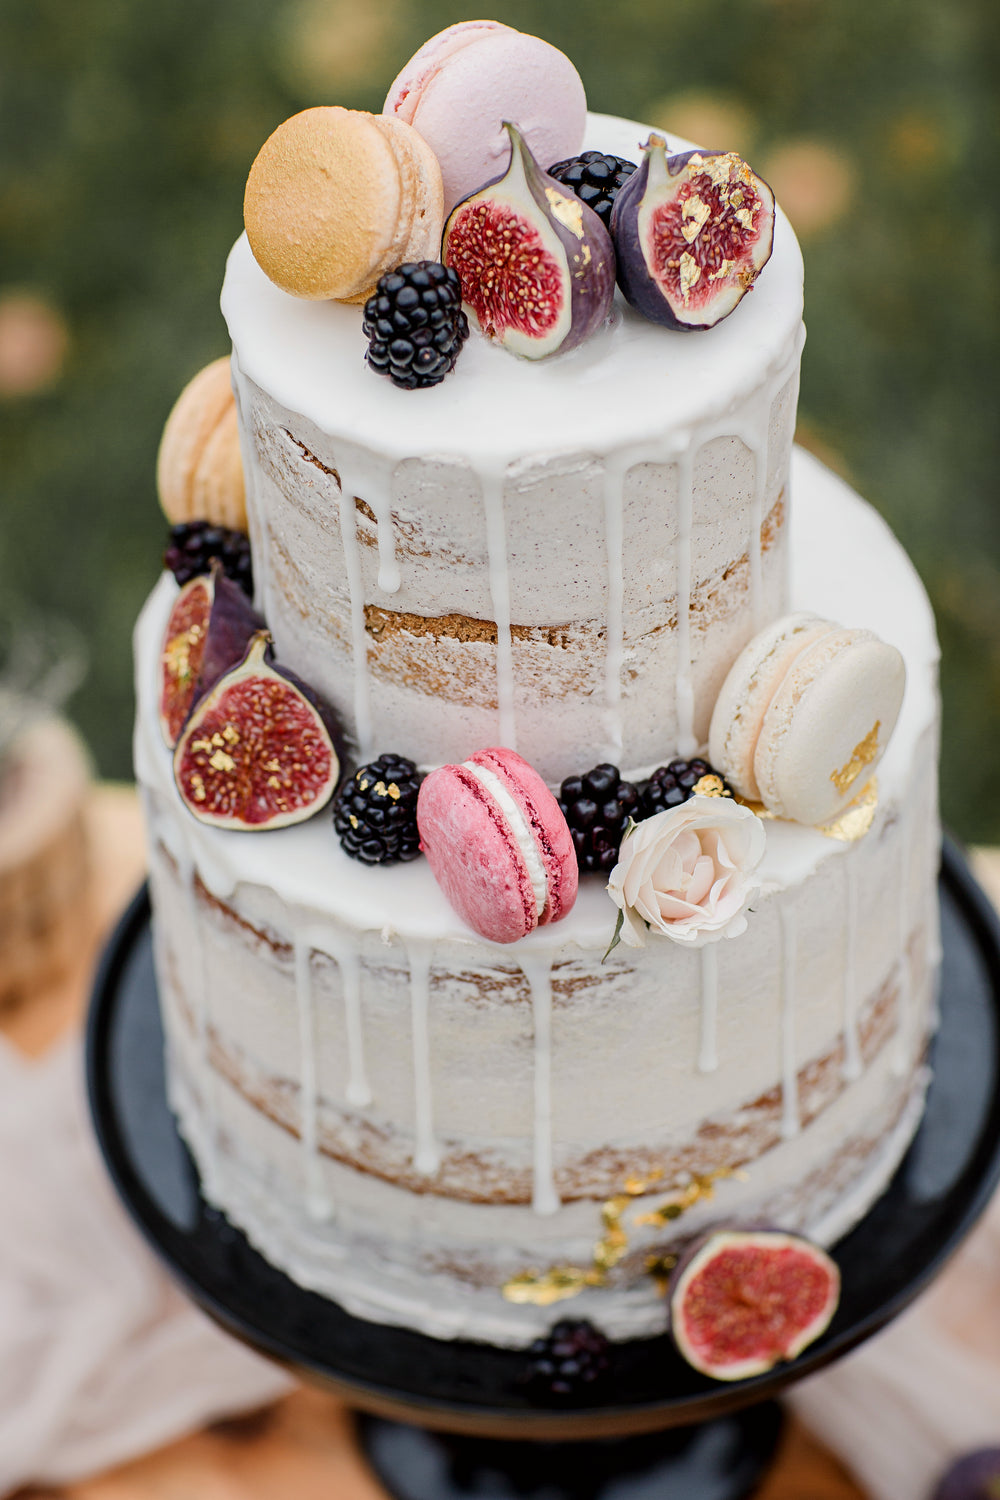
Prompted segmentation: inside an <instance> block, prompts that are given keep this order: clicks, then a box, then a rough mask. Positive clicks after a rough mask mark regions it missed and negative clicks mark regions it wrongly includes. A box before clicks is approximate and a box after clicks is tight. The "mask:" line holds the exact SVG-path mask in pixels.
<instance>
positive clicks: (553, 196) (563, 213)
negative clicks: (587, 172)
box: [545, 187, 583, 240]
mask: <svg viewBox="0 0 1000 1500" xmlns="http://www.w3.org/2000/svg"><path fill="white" fill-rule="evenodd" d="M545 196H546V198H547V199H548V200H549V208H550V209H551V210H552V217H553V218H554V219H558V220H559V223H560V224H562V225H563V226H564V228H566V229H568V230H569V232H570V234H573V235H575V236H576V238H577V239H578V240H582V239H583V204H582V203H581V202H580V199H579V198H578V197H577V196H576V194H575V193H574V195H573V197H572V198H568V197H567V196H566V194H565V193H560V192H559V191H558V189H557V188H549V187H547V188H546V189H545Z"/></svg>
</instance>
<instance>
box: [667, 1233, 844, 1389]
mask: <svg viewBox="0 0 1000 1500" xmlns="http://www.w3.org/2000/svg"><path fill="white" fill-rule="evenodd" d="M732 1250H736V1251H744V1252H750V1251H754V1250H756V1251H758V1252H762V1253H764V1254H775V1255H783V1254H785V1253H787V1252H788V1251H789V1250H791V1251H793V1252H795V1253H796V1254H798V1255H801V1256H802V1257H803V1258H805V1259H807V1260H808V1261H810V1262H811V1263H812V1265H813V1267H814V1268H818V1270H819V1271H820V1272H821V1273H822V1277H823V1278H824V1279H825V1281H826V1294H825V1297H824V1298H823V1299H822V1301H821V1302H820V1303H819V1304H815V1298H813V1303H814V1304H815V1305H813V1306H812V1307H811V1309H810V1311H809V1316H808V1317H806V1318H805V1319H804V1320H803V1312H804V1310H803V1309H801V1308H800V1309H798V1313H799V1316H798V1318H796V1319H792V1318H791V1311H792V1310H791V1309H789V1310H788V1311H789V1324H788V1326H787V1328H784V1329H782V1331H781V1332H782V1336H781V1338H780V1339H778V1338H777V1337H776V1335H775V1333H774V1316H775V1312H776V1310H777V1309H776V1308H775V1307H774V1305H773V1304H772V1305H771V1306H770V1307H768V1306H767V1305H766V1304H765V1305H764V1306H763V1307H762V1311H761V1316H760V1317H759V1319H758V1322H759V1324H760V1327H759V1330H758V1333H757V1337H758V1346H757V1348H756V1349H753V1348H752V1347H750V1348H747V1347H743V1348H741V1349H740V1350H739V1351H738V1353H736V1354H734V1353H730V1355H729V1356H728V1358H726V1357H725V1356H724V1354H723V1347H722V1346H723V1344H724V1341H725V1339H726V1337H727V1336H728V1337H729V1338H730V1339H731V1338H732V1333H733V1329H732V1325H731V1324H730V1326H729V1327H727V1328H723V1329H719V1328H717V1329H716V1331H715V1337H716V1339H717V1341H718V1347H717V1351H716V1357H714V1358H713V1357H712V1355H711V1353H710V1352H708V1351H706V1350H703V1349H702V1348H700V1347H697V1346H696V1345H695V1342H694V1339H693V1336H692V1332H691V1329H690V1326H689V1325H690V1314H691V1309H690V1307H689V1299H690V1297H691V1295H692V1286H693V1284H694V1282H695V1281H696V1280H698V1279H700V1278H702V1277H703V1276H704V1274H705V1272H706V1271H709V1272H710V1271H711V1269H712V1267H713V1264H716V1263H718V1262H719V1261H720V1260H721V1257H722V1256H723V1255H724V1254H725V1253H726V1252H727V1251H732ZM720 1274H721V1273H720ZM723 1291H724V1289H723ZM772 1295H773V1294H772ZM667 1301H668V1307H669V1311H670V1333H671V1336H672V1338H673V1340H674V1343H675V1345H676V1347H677V1351H678V1353H679V1354H680V1355H681V1357H682V1359H684V1360H685V1361H686V1362H687V1363H688V1364H689V1365H691V1366H692V1367H693V1368H694V1369H696V1370H699V1371H700V1372H701V1373H702V1374H703V1375H708V1376H710V1377H711V1379H713V1380H726V1381H730V1380H747V1379H750V1378H751V1377H752V1376H755V1375H764V1374H766V1373H767V1372H768V1371H769V1370H772V1369H773V1368H774V1367H775V1365H778V1364H781V1363H783V1362H785V1361H789V1360H793V1359H796V1358H797V1357H798V1355H799V1354H801V1353H802V1351H803V1350H804V1349H805V1348H807V1347H808V1346H809V1344H811V1343H813V1342H814V1340H816V1339H817V1338H819V1336H820V1334H821V1333H823V1332H824V1331H825V1330H826V1328H827V1327H828V1326H829V1324H830V1321H831V1319H832V1317H833V1315H834V1313H835V1312H836V1310H837V1306H838V1304H839V1301H840V1271H839V1268H838V1266H837V1264H836V1262H835V1261H833V1260H831V1258H830V1256H829V1255H827V1253H826V1251H825V1250H822V1249H820V1247H819V1246H818V1245H814V1244H813V1243H812V1242H811V1241H810V1240H807V1239H805V1238H803V1237H802V1236H801V1235H797V1234H793V1233H792V1232H791V1231H788V1230H784V1229H776V1228H774V1227H771V1226H767V1225H758V1226H754V1227H752V1228H748V1227H747V1226H745V1225H744V1226H740V1227H735V1226H734V1227H730V1228H725V1227H722V1228H717V1229H715V1230H713V1231H711V1232H710V1233H709V1234H706V1235H703V1236H701V1237H700V1238H699V1239H697V1240H695V1241H694V1242H693V1243H692V1244H691V1245H689V1246H688V1248H687V1250H686V1251H685V1252H684V1254H683V1255H682V1257H681V1259H680V1260H679V1261H678V1263H677V1265H676V1266H675V1268H674V1270H673V1272H672V1273H671V1277H670V1285H669V1288H668V1292H667ZM732 1305H733V1306H735V1307H737V1308H738V1307H741V1306H745V1307H747V1308H748V1309H749V1313H748V1316H750V1315H751V1314H752V1312H753V1307H754V1304H753V1302H752V1300H750V1299H748V1298H747V1297H745V1296H744V1295H743V1294H741V1295H740V1296H739V1297H738V1298H737V1299H735V1300H734V1302H733V1304H732ZM758 1305H760V1304H758ZM697 1311H698V1309H697V1308H695V1313H697ZM710 1311H711V1309H708V1310H707V1311H706V1312H705V1314H704V1315H705V1316H708V1315H709V1314H710ZM711 1337H712V1334H711V1332H709V1333H708V1334H707V1341H710V1339H711Z"/></svg>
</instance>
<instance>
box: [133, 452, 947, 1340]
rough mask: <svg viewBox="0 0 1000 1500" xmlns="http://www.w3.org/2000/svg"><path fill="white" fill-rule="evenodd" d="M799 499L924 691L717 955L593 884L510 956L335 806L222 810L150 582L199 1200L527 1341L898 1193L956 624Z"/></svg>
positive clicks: (155, 871)
mask: <svg viewBox="0 0 1000 1500" xmlns="http://www.w3.org/2000/svg"><path fill="white" fill-rule="evenodd" d="M793 496H794V506H793V512H792V515H793V520H792V542H791V545H792V558H793V562H792V567H793V574H792V600H793V607H795V608H800V609H809V610H811V611H814V612H816V613H819V614H822V615H824V616H827V617H829V618H831V619H835V620H839V621H842V622H843V623H846V624H850V625H863V626H868V627H870V628H872V629H874V630H876V631H877V632H878V633H879V634H880V635H881V636H882V637H883V638H884V639H886V640H888V641H891V642H892V643H893V644H895V645H897V646H898V647H899V648H900V649H901V650H902V652H903V654H904V656H905V658H906V665H907V674H908V676H907V690H906V698H905V701H904V705H903V711H902V714H901V717H900V721H899V724H898V726H897V729H896V733H895V735H894V737H893V740H892V742H891V744H890V747H889V750H888V752H887V754H886V757H885V759H884V761H883V762H882V765H881V766H880V768H879V774H878V785H877V789H876V787H875V786H874V785H870V786H869V788H868V789H867V796H865V797H862V798H861V799H860V802H861V805H860V806H859V807H858V809H857V810H856V811H855V812H854V814H853V818H852V819H849V820H848V821H847V824H846V825H845V826H844V827H842V828H841V829H840V830H839V832H840V834H841V837H839V838H837V837H831V836H828V835H825V834H821V833H819V832H816V831H814V830H811V829H805V828H800V827H797V826H794V825H791V824H785V823H779V822H777V821H770V822H768V823H767V825H766V827H767V852H766V855H765V859H764V865H763V877H764V886H763V890H762V892H761V895H760V897H759V898H758V899H756V900H755V901H754V903H753V909H752V911H751V914H750V918H749V925H748V928H747V931H746V932H745V933H744V934H743V935H742V936H740V937H738V938H735V939H733V940H726V941H723V942H720V943H716V944H711V945H708V946H706V947H705V948H702V949H700V950H695V951H689V950H687V949H684V948H682V947H680V946H679V945H676V944H673V943H671V942H670V941H669V940H668V939H664V938H655V937H651V938H650V941H649V942H648V944H647V946H646V947H645V948H643V949H639V950H633V949H626V948H624V947H621V946H620V947H618V948H617V949H615V951H614V952H613V953H612V954H611V956H610V957H609V958H608V959H607V960H606V961H604V962H602V958H603V955H604V953H605V950H606V948H607V946H608V943H609V940H610V937H611V934H612V931H613V928H614V917H615V910H614V907H613V906H612V904H611V902H610V900H609V898H608V896H607V894H606V892H605V890H604V888H603V883H602V881H601V880H600V879H599V878H597V877H588V878H587V879H585V880H584V881H583V883H582V889H581V894H580V898H579V900H578V902H577V905H576V907H575V908H574V910H573V911H572V912H571V913H570V915H569V916H568V917H567V918H566V919H565V920H564V921H562V922H560V923H558V924H556V925H554V926H552V927H550V928H542V929H539V930H538V931H536V932H535V933H534V934H532V936H531V937H530V938H529V939H527V940H525V941H523V942H521V943H518V944H515V945H510V946H506V947H499V946H496V945H493V944H490V943H487V942H485V941H483V940H481V939H479V938H477V937H476V936H475V934H473V933H472V932H470V931H469V929H467V928H466V927H465V926H464V925H463V924H462V923H461V921H460V920H459V919H458V918H457V917H456V916H455V915H454V913H453V912H452V911H451V910H450V908H449V907H448V906H447V904H446V902H445V901H444V898H443V897H442V895H441V893H440V891H439V890H438V888H437V886H436V885H435V883H434V881H433V878H432V877H431V874H430V871H429V870H428V869H427V867H426V865H425V864H424V862H423V861H418V862H416V863H415V864H412V865H406V866H400V867H396V868H391V869H389V868H383V869H374V870H371V869H367V868H365V867H362V866H359V865H357V864H356V863H354V862H352V861H351V860H349V859H348V858H347V857H346V856H345V855H344V854H343V853H342V851H341V850H340V848H339V846H338V844H337V841H336V838H335V836H334V834H333V830H332V828H331V826H330V822H329V819H328V818H327V817H326V816H321V817H320V818H318V819H315V820H314V821H313V822H311V823H309V824H306V825H302V826H300V827H298V828H293V829H288V830H284V831H282V832H278V833H270V834H256V835H254V834H240V833H224V832H220V831H218V830H212V829H208V828H205V827H204V826H202V825H201V824H199V823H197V822H196V821H195V820H194V819H193V818H191V816H190V815H189V814H188V812H187V811H186V810H185V808H184V806H183V805H182V803H181V802H180V799H179V798H178V796H177V794H176V792H175V790H174V786H173V781H172V776H171V768H170V755H169V752H168V751H167V750H166V748H165V747H164V746H163V744H162V742H161V741H160V737H159V729H158V724H157V715H156V701H155V679H156V660H157V653H158V650H159V644H160V639H161V636H162V632H163V629H164V625H165V621H166V617H167V613H168V611H169V608H170V603H171V600H172V598H173V597H174V591H175V586H174V584H173V581H172V580H171V579H169V578H166V579H164V580H163V581H162V582H161V583H160V585H159V586H158V587H157V590H156V591H155V593H154V595H153V597H152V599H151V600H150V602H149V604H148V606H147V608H146V610H145V611H144V614H143V617H142V619H141V621H140V625H139V628H138V633H137V670H138V698H139V717H138V728H137V737H136V739H137V744H136V751H137V754H136V764H137V771H138V776H139V780H140V784H141V787H142V791H143V794H144V798H145V801H146V806H147V812H148V818H149V827H150V847H151V876H152V887H153V898H154V905H155V912H156V920H155V941H156V961H157V973H158V980H159V988H160V996H161V1003H162V1007H163V1014H164V1022H165V1028H166V1033H167V1037H168V1048H169V1058H168V1063H169V1077H170V1086H171V1096H172V1102H173V1106H174V1108H175V1110H176V1112H177V1114H178V1117H179V1119H180V1122H181V1127H182V1130H183V1132H184V1134H185V1137H186V1138H187V1140H188V1142H189V1144H190V1146H191V1149H192V1151H193V1153H194V1156H195V1159H196V1161H197V1164H198V1168H199V1171H200V1173H201V1176H202V1182H203V1188H204V1192H205V1195H206V1197H207V1198H208V1199H209V1200H210V1201H212V1202H214V1203H216V1204H218V1205H219V1206H220V1207H221V1208H223V1209H224V1210H225V1212H226V1213H227V1214H228V1215H229V1216H230V1217H231V1218H232V1220H233V1221H234V1222H235V1223H237V1224H239V1225H240V1226H241V1227H242V1228H243V1229H244V1230H245V1231H246V1232H247V1234H248V1235H249V1236H250V1238H251V1239H252V1240H253V1242H254V1243H255V1244H256V1245H257V1246H258V1247H259V1248H260V1249H261V1251H262V1252H263V1253H264V1254H265V1255H266V1256H267V1257H268V1258H269V1259H270V1260H271V1261H273V1262H274V1263H275V1264H276V1265H278V1266H280V1267H282V1268H283V1269H284V1270H286V1271H287V1272H288V1273H289V1274H290V1275H291V1276H293V1277H294V1278H295V1279H296V1280H297V1281H299V1282H300V1283H301V1284H303V1285H305V1286H308V1287H311V1288H314V1289H315V1290H317V1291H319V1292H321V1293H323V1294H325V1295H328V1296H330V1297H332V1298H334V1299H336V1300H337V1301H338V1302H340V1303H342V1304H343V1305H344V1306H345V1307H346V1308H347V1309H348V1310H349V1311H351V1312H353V1313H355V1314H357V1315H359V1316H361V1317H365V1318H370V1319H373V1320H375V1321H380V1322H389V1323H398V1324H402V1325H405V1326H407V1327H412V1328H416V1329H419V1330H421V1331H423V1332H426V1333H429V1334H432V1335H434V1336H436V1337H442V1338H448V1337H468V1338H475V1339H483V1340H487V1341H491V1342H495V1343H500V1344H511V1345H517V1344H523V1343H526V1342H528V1341H529V1340H531V1339H532V1338H534V1337H535V1336H536V1335H537V1334H538V1333H539V1331H541V1330H542V1329H544V1328H545V1327H546V1326H547V1325H548V1324H549V1323H550V1322H551V1321H552V1319H553V1316H554V1314H553V1312H552V1310H551V1306H552V1304H553V1303H554V1302H556V1301H562V1299H563V1298H565V1297H569V1296H572V1297H573V1298H574V1299H575V1300H574V1301H573V1302H572V1303H571V1304H569V1307H568V1308H567V1310H569V1308H571V1309H572V1314H573V1316H581V1317H588V1318H590V1319H591V1320H592V1321H594V1322H595V1323H596V1324H598V1325H599V1326H600V1327H602V1328H603V1329H604V1330H605V1331H606V1332H607V1333H608V1334H610V1335H611V1336H613V1337H617V1338H624V1337H635V1336H641V1335H644V1334H652V1333H657V1332H659V1331H661V1330H662V1328H663V1325H664V1318H665V1314H664V1304H663V1300H662V1296H661V1292H660V1288H661V1284H662V1274H663V1272H664V1270H665V1268H666V1266H667V1265H668V1264H669V1259H670V1257H671V1256H672V1255H673V1254H674V1253H675V1252H676V1249H677V1247H678V1246H679V1245H680V1244H681V1243H682V1242H683V1241H684V1240H687V1239H689V1238H690V1237H691V1235H692V1234H694V1233H697V1232H700V1231H701V1230H702V1229H704V1228H705V1227H706V1226H707V1225H709V1224H713V1223H716V1222H720V1221H733V1220H738V1221H742V1222H761V1221H767V1222H771V1223H776V1224H780V1225H782V1226H785V1227H788V1228H793V1229H797V1230H801V1231H803V1232H805V1233H807V1234H809V1235H811V1236H813V1237H814V1238H816V1239H818V1240H820V1241H822V1242H824V1243H831V1242H833V1241H834V1240H836V1239H837V1238H838V1237H839V1236H840V1235H841V1234H843V1233H844V1232H845V1231H846V1230H847V1229H848V1228H849V1227H850V1226H851V1224H852V1223H854V1222H855V1221H856V1220H857V1218H858V1217H859V1216H860V1215H861V1214H862V1213H863V1212H864V1211H865V1209H866V1207H867V1206H868V1204H869V1203H870V1202H871V1201H872V1200H873V1199H874V1198H875V1197H876V1196H877V1194H878V1193H879V1192H880V1191H881V1190H882V1188H883V1187H884V1186H885V1184H886V1182H887V1181H888V1178H889V1176H890V1175H891V1173H892V1171H893V1170H894V1168H895V1166H896V1164H897V1163H898V1161H899V1159H900V1157H901V1155H902V1153H903V1151H904V1149H905V1147H906V1144H907V1143H908V1141H909V1139H910V1138H911V1136H912V1134H913V1131H914V1129H915V1127H916V1124H917V1122H918V1120H919V1117H920V1110H921V1107H922V1100H923V1093H924V1089H925V1086H926V1071H925V1066H924V1053H925V1048H926V1041H927V1037H928V1035H929V1032H930V1030H931V1028H932V1026H933V1020H934V1010H935V1000H934V996H935V981H936V970H937V945H938V940H937V904H936V872H937V865H938V849H939V834H938V822H937V811H936V771H937V740H938V700H937V688H936V668H937V647H936V641H935V636H934V627H933V620H932V617H931V612H930V609H929V606H928V603H927V600H926V597H925V595H924V593H923V590H922V588H921V585H920V583H919V580H918V579H917V577H916V575H915V573H914V571H913V569H912V566H911V565H910V563H909V561H908V559H907V558H906V556H905V554H904V553H903V552H902V550H901V549H900V547H899V546H898V544H897V543H896V542H895V540H894V539H893V538H892V536H891V535H890V533H889V532H888V530H887V529H886V527H885V526H884V524H883V523H882V522H881V520H880V519H879V518H878V517H877V516H876V515H875V514H874V512H872V511H871V510H870V509H869V508H868V507H867V506H866V505H865V504H864V502H862V501H861V500H859V499H858V498H857V496H855V495H854V494H853V493H852V492H851V491H850V490H848V489H847V488H846V486H844V485H843V484H842V483H841V482H840V481H838V480H837V479H835V478H834V477H833V476H832V475H830V474H829V473H828V472H827V471H826V470H824V469H822V468H821V467H820V466H819V465H818V464H816V463H815V461H814V460H811V459H809V458H808V457H806V456H805V455H802V454H799V455H797V456H796V459H795V463H794V466H793ZM279 644H280V643H279ZM383 748H385V749H389V748H392V749H395V750H399V751H401V752H403V753H405V752H406V746H405V745H396V746H391V747H390V746H385V747H383ZM673 748H674V747H672V746H664V757H663V758H664V759H669V758H670V756H671V754H672V753H673ZM589 764H590V761H589V760H588V759H587V751H586V749H584V750H583V751H582V752H581V770H582V769H586V766H587V765H589ZM623 769H628V768H623ZM876 798H877V800H876ZM873 808H874V811H873ZM869 818H870V826H868V828H867V831H866V832H865V833H864V835H863V836H862V837H850V835H852V834H856V833H857V832H858V826H859V825H861V826H863V825H864V823H865V822H867V821H868V819H869Z"/></svg>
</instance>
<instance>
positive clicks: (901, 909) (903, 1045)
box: [892, 820, 913, 1078]
mask: <svg viewBox="0 0 1000 1500" xmlns="http://www.w3.org/2000/svg"><path fill="white" fill-rule="evenodd" d="M911 841H912V830H911V825H910V824H909V822H907V821H906V820H904V821H903V826H902V830H901V833H900V839H899V892H898V900H897V903H896V919H897V923H898V926H897V930H896V946H897V948H898V950H899V991H898V994H897V997H896V1008H897V1019H896V1036H895V1042H894V1046H893V1050H892V1071H893V1074H894V1075H895V1077H897V1078H902V1077H903V1075H904V1074H905V1072H906V1070H907V1067H908V1065H909V1059H910V1045H911V1044H910V1031H911V1025H912V1016H911V1013H912V1009H913V976H912V973H911V970H910V845H911Z"/></svg>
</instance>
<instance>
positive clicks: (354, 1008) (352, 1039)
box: [337, 948, 372, 1109]
mask: <svg viewBox="0 0 1000 1500" xmlns="http://www.w3.org/2000/svg"><path fill="white" fill-rule="evenodd" d="M337 963H338V964H339V966H340V982H341V984H342V985H343V987H344V1023H345V1026H346V1028H347V1102H348V1104H354V1105H357V1106H358V1107H359V1108H361V1109H363V1108H364V1107H365V1106H366V1105H368V1104H371V1102H372V1091H371V1087H370V1085H369V1083H368V1073H367V1070H366V1069H365V1041H364V1031H363V1029H362V1025H361V958H360V955H359V953H358V951H357V949H356V948H355V949H352V950H351V951H350V952H349V953H345V954H342V955H341V956H339V957H338V959H337Z"/></svg>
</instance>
